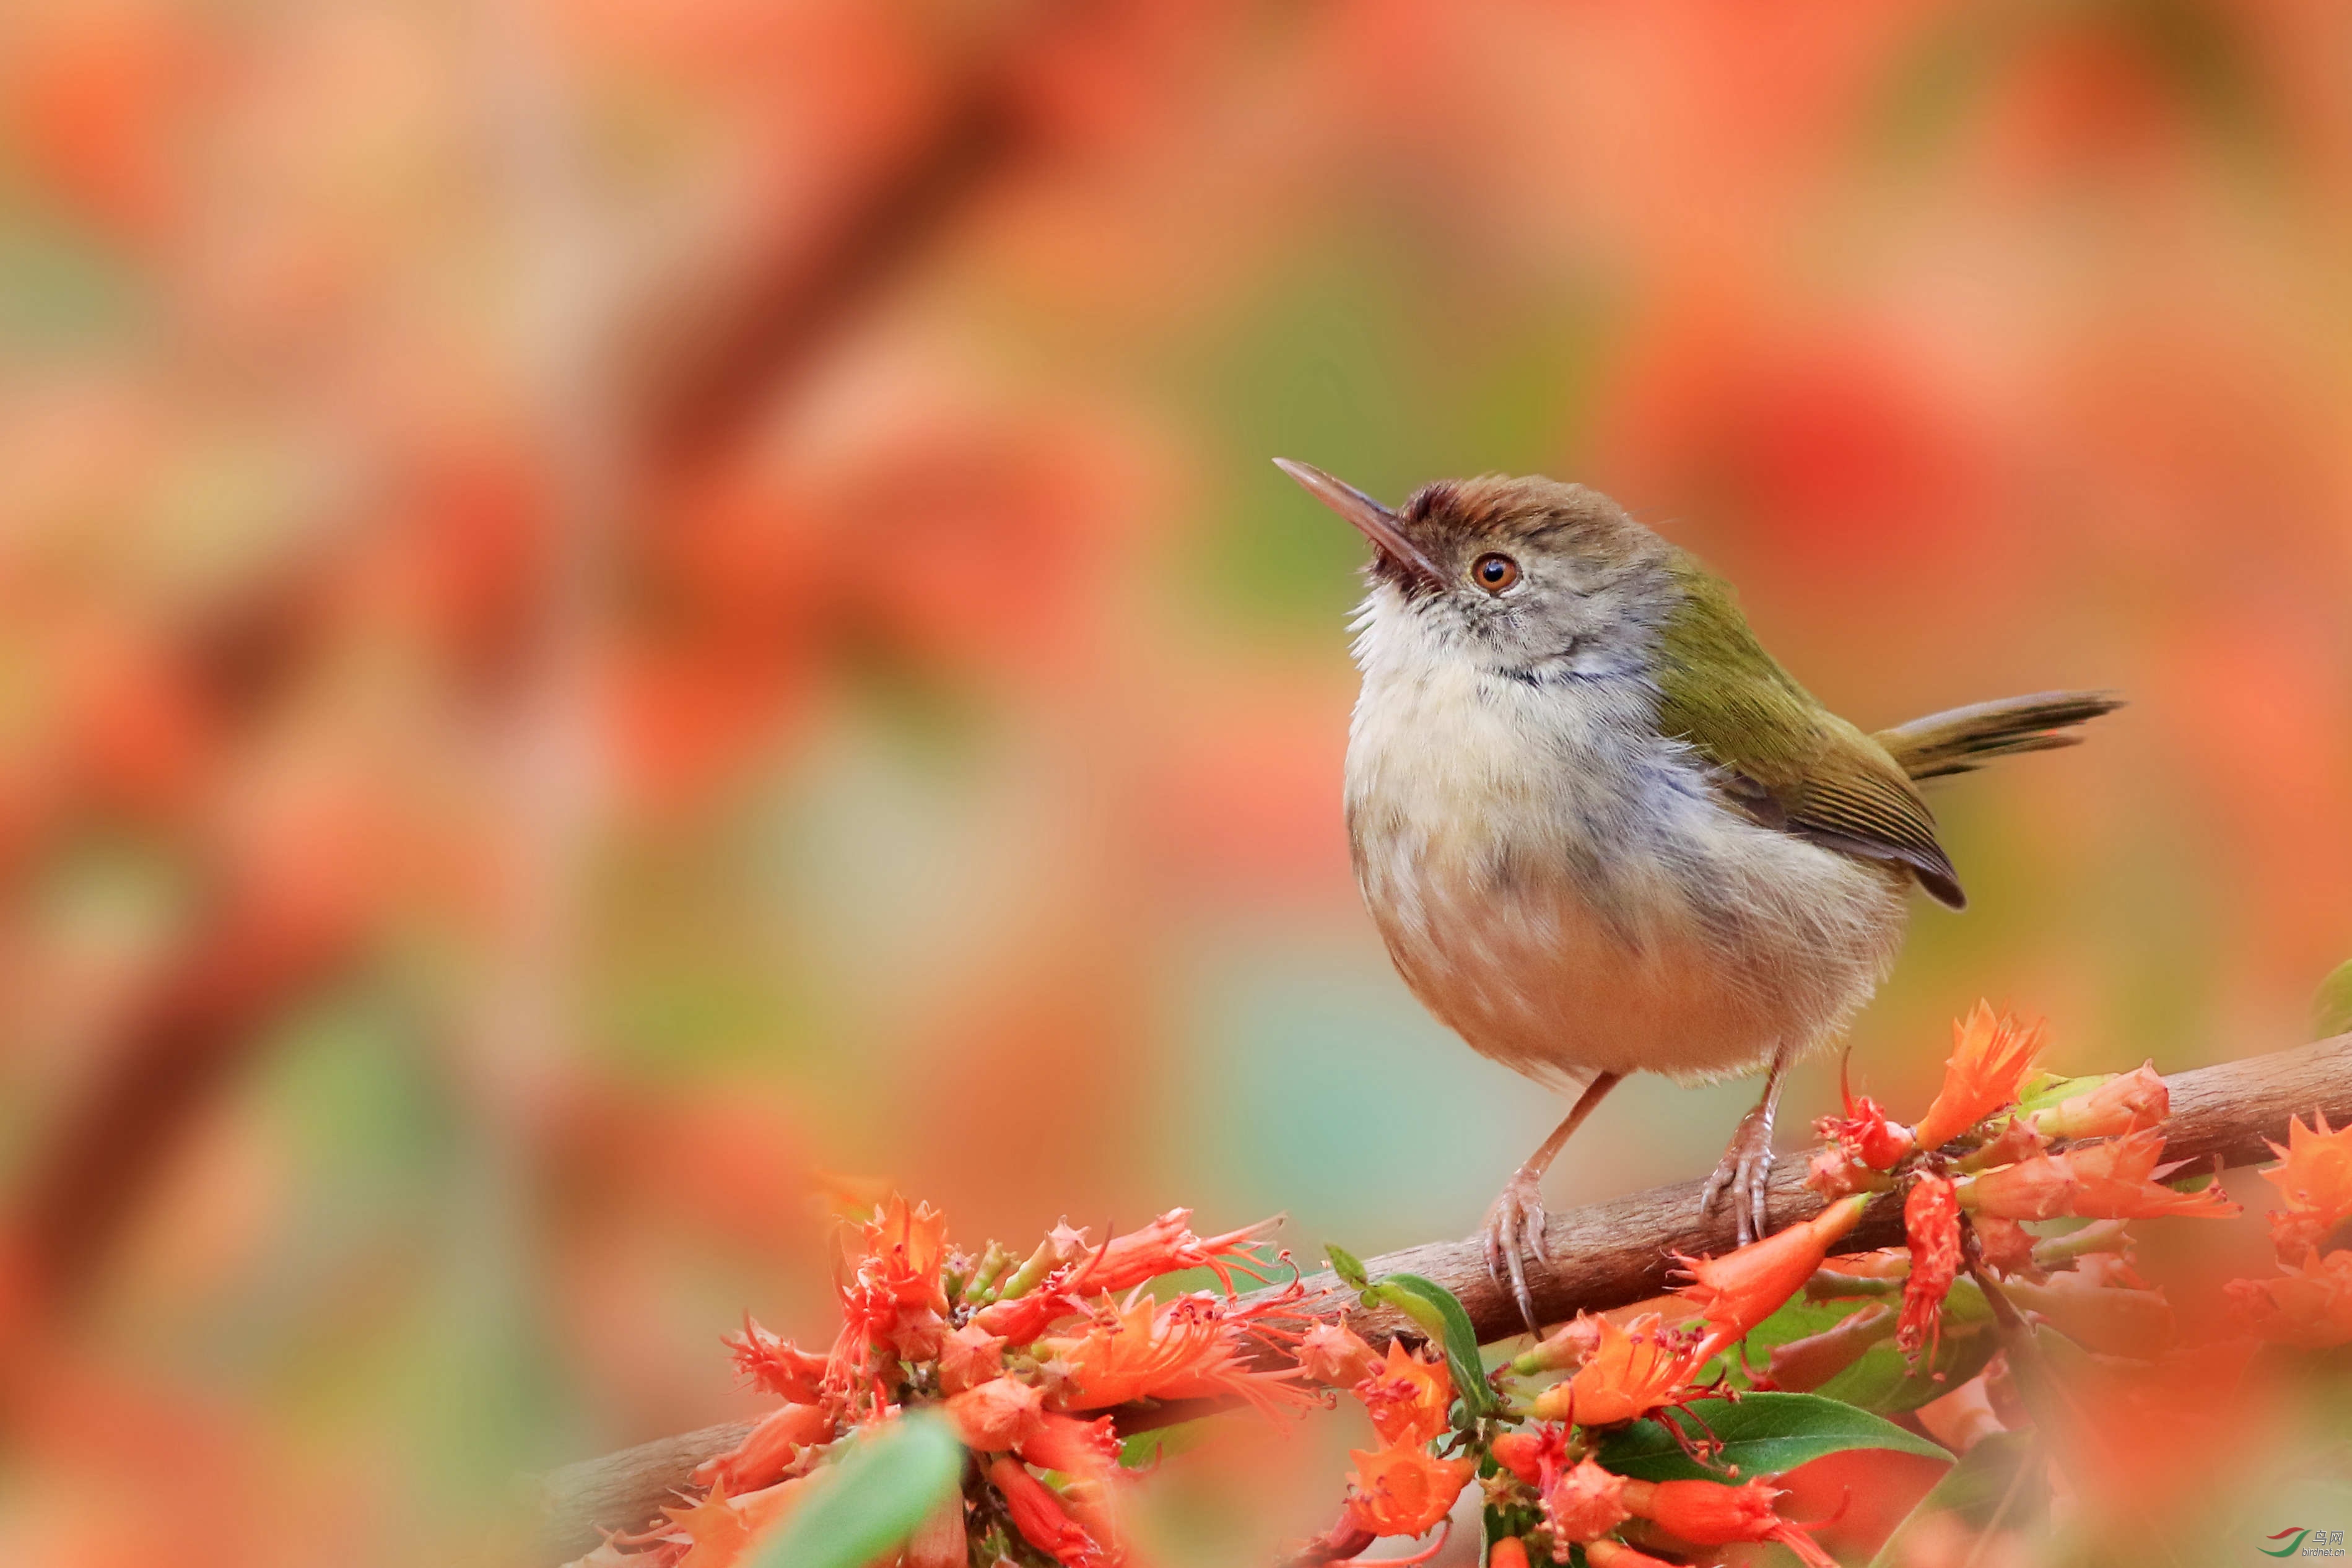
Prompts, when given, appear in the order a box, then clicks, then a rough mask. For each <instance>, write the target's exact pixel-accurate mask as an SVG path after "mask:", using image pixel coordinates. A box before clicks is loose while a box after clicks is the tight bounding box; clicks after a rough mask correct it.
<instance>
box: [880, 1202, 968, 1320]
mask: <svg viewBox="0 0 2352 1568" xmlns="http://www.w3.org/2000/svg"><path fill="white" fill-rule="evenodd" d="M858 1228H859V1231H860V1233H861V1234H862V1236H863V1237H864V1240H865V1243H866V1261H865V1264H864V1265H863V1266H862V1267H861V1268H859V1270H858V1272H859V1274H860V1275H861V1276H862V1277H866V1278H870V1279H872V1280H873V1281H875V1282H876V1283H877V1284H879V1285H881V1286H882V1288H883V1289H887V1290H888V1291H889V1292H890V1294H891V1295H892V1296H893V1297H895V1298H897V1300H898V1301H899V1302H900V1303H902V1304H903V1305H905V1306H908V1307H928V1308H929V1309H930V1310H932V1311H934V1312H945V1311H946V1310H948V1298H947V1292H946V1290H945V1289H942V1288H941V1287H940V1260H941V1259H942V1258H944V1257H945V1256H946V1253H947V1232H948V1222H947V1216H946V1215H943V1214H941V1213H940V1211H939V1210H937V1209H935V1208H933V1207H931V1205H929V1204H917V1205H908V1202H907V1200H906V1199H905V1198H904V1197H901V1196H900V1195H899V1194H897V1193H892V1194H890V1195H889V1197H888V1198H887V1199H885V1200H884V1201H883V1203H882V1204H881V1205H879V1206H878V1207H877V1208H876V1209H875V1211H874V1217H873V1218H872V1219H870V1220H867V1221H866V1223H865V1224H864V1225H862V1226H859V1227H858Z"/></svg>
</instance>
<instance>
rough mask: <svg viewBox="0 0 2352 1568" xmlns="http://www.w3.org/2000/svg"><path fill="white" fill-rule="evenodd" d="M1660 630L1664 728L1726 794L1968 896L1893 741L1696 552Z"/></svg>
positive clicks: (1763, 817)
mask: <svg viewBox="0 0 2352 1568" xmlns="http://www.w3.org/2000/svg"><path fill="white" fill-rule="evenodd" d="M1674 570H1675V576H1676V578H1677V580H1678V581H1679V583H1680V585H1681V586H1682V588H1683V590H1684V595H1683V603H1682V605H1681V607H1680V608H1679V609H1677V610H1676V611H1675V614H1674V615H1673V616H1671V617H1669V619H1668V620H1667V623H1666V625H1665V626H1664V631H1663V635H1662V636H1661V637H1660V645H1659V646H1660V658H1659V676H1658V689H1659V699H1660V700H1659V710H1658V727H1659V730H1660V731H1661V732H1662V733H1664V734H1665V735H1668V736H1670V737H1673V738H1675V739H1677V740H1681V741H1685V742H1688V743H1689V744H1690V745H1691V746H1692V747H1693V748H1694V749H1695V750H1696V751H1697V752H1698V753H1699V754H1700V755H1701V756H1703V757H1705V758H1706V760H1707V761H1708V762H1709V763H1713V764H1714V765H1715V767H1716V768H1717V770H1718V771H1719V773H1720V783H1721V784H1722V787H1723V792H1724V798H1725V800H1726V801H1727V803H1728V804H1730V805H1733V806H1734V807H1735V808H1737V809H1738V810H1740V811H1743V812H1744V813H1746V814H1747V815H1748V816H1749V817H1750V818H1752V819H1753V820H1755V821H1757V822H1759V823H1761V824H1763V825H1764V826H1769V827H1775V828H1779V829H1781V830H1782V831H1785V832H1790V833H1794V834H1797V835H1799V836H1801V837H1804V838H1807V839H1810V840H1811V841H1812V842H1814V843H1817V844H1821V845H1822V846H1824V847H1828V848H1832V849H1837V850H1840V851H1842V852H1843V853H1845V854H1849V855H1853V856H1858V857H1860V858H1864V859H1870V860H1881V861H1886V862H1889V863H1892V864H1895V865H1900V866H1903V867H1905V868H1907V869H1908V870H1909V871H1910V872H1911V873H1912V875H1913V876H1914V877H1915V878H1916V879H1917V880H1918V882H1919V885H1920V886H1921V887H1922V888H1924V889H1927V892H1928V894H1929V895H1930V896H1931V897H1933V898H1935V899H1936V900H1937V901H1938V902H1939V903H1943V904H1946V905H1948V906H1950V907H1951V908H1953V909H1960V908H1962V907H1964V906H1965V905H1966V904H1967V902H1968V897H1967V895H1966V894H1965V893H1963V892H1962V891H1961V889H1960V883H1959V876H1958V872H1956V871H1955V870H1954V869H1953V868H1952V862H1951V860H1950V858H1948V857H1947V856H1946V855H1945V853H1944V848H1943V846H1942V845H1941V844H1940V843H1938V842H1937V837H1936V818H1935V815H1934V814H1933V813H1932V812H1930V811H1929V810H1928V809H1927V802H1926V801H1924V800H1922V799H1920V798H1919V792H1918V791H1917V790H1916V789H1915V788H1914V787H1913V786H1912V784H1911V780H1910V778H1909V777H1908V776H1907V775H1906V773H1904V771H1903V769H1902V767H1901V765H1900V764H1898V763H1896V762H1895V758H1894V756H1893V755H1892V754H1891V753H1890V752H1888V751H1887V749H1886V748H1885V746H1883V745H1881V744H1879V742H1876V741H1875V740H1873V739H1872V738H1871V737H1870V736H1868V735H1865V734H1864V733H1863V732H1862V731H1860V730H1857V729H1855V728H1854V727H1853V725H1852V724H1849V723H1847V722H1846V721H1844V720H1843V719H1841V718H1839V717H1838V716H1837V715H1836V714H1834V713H1832V712H1830V711H1829V710H1827V709H1826V708H1823V707H1822V705H1821V704H1820V703H1819V702H1817V701H1815V700H1813V699H1812V697H1811V694H1809V693H1808V692H1807V691H1806V690H1805V689H1804V688H1803V687H1801V686H1800V685H1798V684H1797V682H1796V680H1795V679H1794V678H1793V677H1791V676H1790V674H1789V672H1788V671H1787V670H1785V669H1783V668H1780V663H1779V661H1777V660H1776V659H1774V658H1772V656H1771V655H1770V654H1769V653H1767V652H1766V651H1765V650H1764V647H1763V645H1762V644H1761V643H1759V642H1758V641H1757V640H1756V635H1755V633H1753V632H1752V631H1750V630H1749V629H1748V622H1747V618H1746V617H1745V616H1742V615H1741V614H1740V613H1739V606H1738V602H1737V601H1736V600H1735V599H1734V598H1733V596H1732V593H1731V589H1730V587H1729V586H1728V585H1727V584H1725V583H1724V582H1722V580H1721V579H1719V578H1717V577H1715V576H1713V575H1711V574H1708V573H1707V572H1706V570H1705V569H1704V568H1702V567H1700V566H1698V565H1697V563H1695V562H1692V561H1691V560H1689V558H1688V557H1686V556H1685V557H1682V558H1680V559H1679V560H1678V561H1677V562H1676V563H1675V568H1674Z"/></svg>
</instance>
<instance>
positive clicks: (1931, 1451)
mask: <svg viewBox="0 0 2352 1568" xmlns="http://www.w3.org/2000/svg"><path fill="white" fill-rule="evenodd" d="M1677 1419H1679V1420H1680V1421H1681V1422H1682V1424H1683V1426H1684V1429H1685V1431H1687V1432H1689V1433H1690V1435H1691V1436H1693V1437H1694V1438H1697V1437H1700V1436H1704V1435H1705V1434H1706V1433H1707V1432H1712V1433H1713V1434H1714V1436H1715V1439H1716V1440H1717V1442H1719V1443H1721V1444H1722V1445H1723V1448H1722V1452H1721V1453H1720V1454H1719V1455H1717V1458H1716V1460H1715V1464H1714V1466H1713V1467H1712V1468H1710V1467H1708V1466H1704V1465H1701V1464H1699V1463H1697V1462H1696V1461H1695V1460H1694V1459H1692V1458H1691V1457H1690V1456H1689V1455H1688V1454H1685V1452H1683V1449H1682V1445H1681V1444H1679V1443H1677V1442H1675V1436H1674V1434H1673V1433H1671V1432H1669V1431H1667V1430H1666V1429H1665V1428H1664V1426H1660V1425H1659V1424H1658V1423H1656V1422H1654V1421H1636V1422H1634V1423H1633V1425H1632V1426H1628V1427H1626V1428H1625V1429H1624V1430H1623V1431H1622V1432H1620V1433H1618V1434H1617V1435H1616V1436H1612V1437H1611V1438H1610V1439H1609V1440H1608V1441H1607V1442H1605V1443H1603V1444H1602V1445H1601V1464H1602V1465H1604V1466H1606V1467H1607V1468H1610V1469H1612V1470H1615V1471H1616V1472H1617V1473H1618V1474H1620V1475H1624V1476H1632V1477H1633V1478H1634V1479H1637V1480H1644V1481H1674V1480H1724V1479H1728V1478H1729V1476H1730V1474H1731V1473H1733V1472H1735V1471H1736V1474H1737V1477H1738V1479H1741V1480H1746V1479H1748V1478H1750V1477H1752V1476H1763V1475H1778V1474H1780V1472H1781V1471H1783V1470H1791V1469H1794V1468H1797V1467H1798V1466H1799V1465H1801V1464H1803V1463H1804V1462H1805V1461H1806V1460H1808V1459H1818V1458H1821V1457H1822V1455H1823V1454H1835V1453H1840V1452H1843V1450H1845V1449H1848V1448H1890V1449H1893V1450H1894V1451H1895V1452H1896V1453H1901V1454H1919V1455H1924V1456H1925V1457H1927V1458H1933V1459H1948V1458H1951V1457H1952V1456H1951V1454H1950V1453H1949V1451H1948V1450H1947V1449H1945V1448H1943V1447H1938V1446H1937V1445H1936V1444H1934V1443H1931V1442H1929V1441H1928V1440H1927V1438H1925V1437H1921V1436H1915V1435H1914V1434H1912V1433H1909V1432H1906V1431H1905V1430H1904V1429H1903V1428H1902V1427H1900V1426H1896V1425H1895V1423H1894V1422H1892V1421H1888V1420H1885V1419H1884V1418H1882V1417H1880V1416H1876V1415H1872V1414H1871V1413H1870V1412H1869V1411H1867V1410H1857V1409H1855V1408H1854V1407H1853V1405H1842V1404H1840V1403H1839V1402H1838V1401H1836V1400H1834V1399H1824V1398H1822V1396H1821V1395H1820V1394H1742V1395H1740V1396H1739V1398H1738V1401H1737V1402H1734V1401H1731V1400H1727V1399H1701V1400H1697V1401H1695V1402H1694V1403H1692V1404H1691V1405H1688V1406H1686V1407H1685V1410H1684V1411H1683V1412H1681V1413H1680V1414H1679V1415H1678V1416H1677Z"/></svg>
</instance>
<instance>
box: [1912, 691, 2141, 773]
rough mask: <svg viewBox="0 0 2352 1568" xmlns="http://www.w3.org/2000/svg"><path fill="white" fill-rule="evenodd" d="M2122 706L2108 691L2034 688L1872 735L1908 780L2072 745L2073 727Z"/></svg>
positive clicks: (2075, 740) (2078, 739) (2076, 738)
mask: <svg viewBox="0 0 2352 1568" xmlns="http://www.w3.org/2000/svg"><path fill="white" fill-rule="evenodd" d="M2123 705H2124V701H2123V699H2122V698H2120V697H2118V696H2116V694H2115V693H2114V692H2112V691H2037V692H2035V693H2034V694H2033V695H2032V696H2031V697H2004V698H2002V699H2000V700H1999V701H1996V702H1979V703H1977V704H1975V705H1974V706H1973V707H1969V708H1954V709H1952V710H1949V711H1948V712H1943V713H1930V714H1929V715H1927V717H1926V718H1925V719H1914V720H1912V721H1911V722H1909V723H1908V724H1897V725H1896V726H1895V728H1894V729H1892V730H1881V731H1879V732H1878V734H1877V736H1876V737H1875V739H1876V740H1877V742H1878V743H1879V744H1880V745H1882V746H1885V748H1886V749H1887V751H1888V752H1891V753H1892V754H1893V756H1894V758H1895V762H1896V763H1899V764H1900V765H1901V766H1902V769H1903V771H1904V772H1905V773H1908V774H1910V775H1911V776H1912V777H1913V778H1914V779H1934V778H1942V777H1943V776H1944V775H1946V774H1947V773H1969V772H1972V771H1974V770H1975V769H1978V768H1980V767H1982V766H1984V765H1985V763H1989V762H1991V761H1992V760H1993V759H1994V758H1995V757H2013V756H2016V755H2019V754H2020V753H2021V752H2051V751H2056V750H2057V749H2058V748H2059V747H2061V746H2078V745H2080V744H2082V742H2083V737H2082V734H2081V733H2080V731H2079V730H2078V729H2077V726H2079V725H2082V724H2085V723H2088V722H2089V721H2091V720H2094V719H2096V718H2097V717H2099V716H2100V715H2101V714H2103V713H2112V712H2114V711H2115V710H2116V709H2118V708H2120V707H2122V706H2123Z"/></svg>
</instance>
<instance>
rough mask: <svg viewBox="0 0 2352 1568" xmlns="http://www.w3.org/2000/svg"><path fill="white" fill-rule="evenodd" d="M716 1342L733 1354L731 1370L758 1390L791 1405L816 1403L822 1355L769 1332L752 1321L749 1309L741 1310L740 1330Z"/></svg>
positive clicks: (820, 1383) (820, 1382) (822, 1366)
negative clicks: (741, 1321)
mask: <svg viewBox="0 0 2352 1568" xmlns="http://www.w3.org/2000/svg"><path fill="white" fill-rule="evenodd" d="M720 1343H721V1344H723V1345H725V1346H726V1347H727V1348H728V1350H729V1351H730V1352H731V1353H732V1354H733V1355H734V1358H735V1370H736V1371H737V1372H738V1373H740V1374H741V1375H743V1376H744V1377H747V1378H749V1379H751V1385H752V1386H753V1387H754V1388H757V1389H758V1390H759V1391H760V1392H761V1393H762V1394H774V1395H775V1396H776V1397H777V1398H779V1399H789V1400H791V1401H792V1402H793V1404H795V1405H814V1404H815V1403H816V1396H817V1391H818V1390H819V1389H820V1388H822V1387H823V1386H824V1357H823V1356H821V1355H812V1354H810V1353H809V1352H806V1351H804V1350H802V1349H800V1348H799V1347H797V1346H795V1345H794V1344H793V1342H791V1341H790V1340H786V1339H781V1338H779V1337H777V1336H776V1335H775V1334H772V1333H771V1332H769V1331H767V1330H766V1329H763V1328H761V1326H760V1325H759V1324H758V1323H756V1322H754V1321H752V1320H751V1313H749V1312H746V1313H744V1314H743V1331H742V1332H741V1333H740V1334H730V1335H728V1336H727V1337H726V1338H725V1339H723V1340H721V1341H720Z"/></svg>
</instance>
